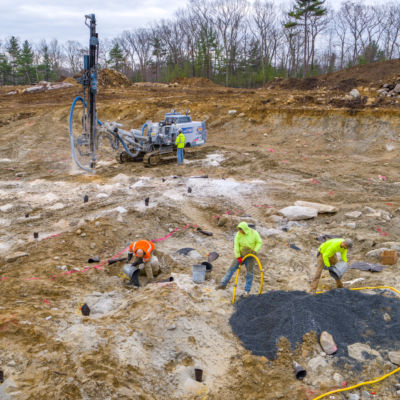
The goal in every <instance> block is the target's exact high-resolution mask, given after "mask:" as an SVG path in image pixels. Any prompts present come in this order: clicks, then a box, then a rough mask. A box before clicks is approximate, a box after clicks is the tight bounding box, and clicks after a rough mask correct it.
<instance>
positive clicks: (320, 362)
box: [307, 356, 328, 371]
mask: <svg viewBox="0 0 400 400" xmlns="http://www.w3.org/2000/svg"><path fill="white" fill-rule="evenodd" d="M327 365H328V363H327V362H326V361H325V360H324V358H323V357H322V356H316V357H314V358H312V359H311V360H310V361H309V362H308V364H307V366H308V368H309V369H310V370H311V371H317V370H318V369H320V368H322V369H324V368H326V366H327Z"/></svg>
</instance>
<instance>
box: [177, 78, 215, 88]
mask: <svg viewBox="0 0 400 400" xmlns="http://www.w3.org/2000/svg"><path fill="white" fill-rule="evenodd" d="M171 83H179V84H180V85H185V86H192V87H210V86H218V85H217V84H215V83H214V82H213V81H211V80H210V79H207V78H176V79H174V80H173V81H172V82H171Z"/></svg>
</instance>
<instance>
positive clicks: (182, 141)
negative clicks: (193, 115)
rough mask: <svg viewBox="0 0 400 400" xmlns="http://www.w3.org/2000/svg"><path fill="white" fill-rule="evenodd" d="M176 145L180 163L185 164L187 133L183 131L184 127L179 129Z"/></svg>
mask: <svg viewBox="0 0 400 400" xmlns="http://www.w3.org/2000/svg"><path fill="white" fill-rule="evenodd" d="M175 145H176V147H177V151H176V157H177V158H178V165H181V164H183V149H184V148H185V135H184V134H183V132H182V128H179V130H178V136H177V137H176V140H175Z"/></svg>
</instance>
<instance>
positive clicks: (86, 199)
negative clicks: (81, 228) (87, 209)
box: [83, 194, 89, 203]
mask: <svg viewBox="0 0 400 400" xmlns="http://www.w3.org/2000/svg"><path fill="white" fill-rule="evenodd" d="M88 201H89V196H88V195H87V194H85V197H84V198H83V202H84V203H87V202H88Z"/></svg>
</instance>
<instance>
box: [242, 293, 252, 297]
mask: <svg viewBox="0 0 400 400" xmlns="http://www.w3.org/2000/svg"><path fill="white" fill-rule="evenodd" d="M249 296H250V292H244V293H243V295H242V297H244V298H246V297H249Z"/></svg>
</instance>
